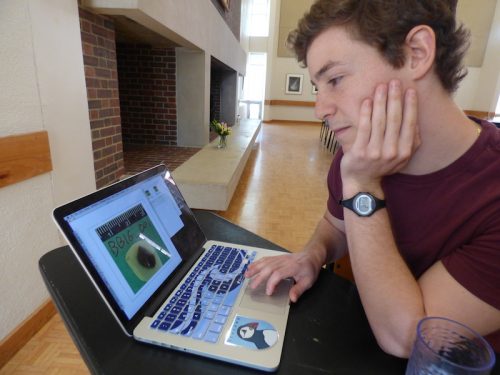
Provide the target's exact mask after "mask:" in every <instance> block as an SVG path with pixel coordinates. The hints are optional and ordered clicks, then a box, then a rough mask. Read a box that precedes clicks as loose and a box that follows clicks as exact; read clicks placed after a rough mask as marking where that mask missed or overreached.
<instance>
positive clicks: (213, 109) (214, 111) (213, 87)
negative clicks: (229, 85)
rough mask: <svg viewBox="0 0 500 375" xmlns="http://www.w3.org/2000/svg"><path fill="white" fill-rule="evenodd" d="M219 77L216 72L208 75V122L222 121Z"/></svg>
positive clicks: (213, 71)
mask: <svg viewBox="0 0 500 375" xmlns="http://www.w3.org/2000/svg"><path fill="white" fill-rule="evenodd" d="M220 90H221V75H220V73H219V72H217V71H216V70H212V72H211V73H210V121H212V120H214V119H215V120H222V119H221V118H220V106H221V102H220V101H221V98H220Z"/></svg>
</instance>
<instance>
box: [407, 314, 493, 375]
mask: <svg viewBox="0 0 500 375" xmlns="http://www.w3.org/2000/svg"><path fill="white" fill-rule="evenodd" d="M494 364H495V353H494V352H493V349H492V348H491V346H490V345H489V344H488V342H487V341H486V340H485V339H484V338H483V337H481V335H479V334H478V333H477V332H475V331H474V330H472V329H470V328H469V327H467V326H465V325H463V324H461V323H459V322H456V321H454V320H451V319H447V318H440V317H428V318H424V319H422V320H421V321H420V322H419V323H418V326H417V337H416V339H415V343H414V345H413V349H412V352H411V354H410V358H409V360H408V366H407V368H406V375H449V374H453V375H487V374H489V373H490V372H491V369H492V368H493V365H494Z"/></svg>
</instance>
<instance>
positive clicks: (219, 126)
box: [210, 120, 231, 148]
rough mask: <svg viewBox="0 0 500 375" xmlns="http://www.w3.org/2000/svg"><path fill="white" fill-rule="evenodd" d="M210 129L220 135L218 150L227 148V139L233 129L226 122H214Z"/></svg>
mask: <svg viewBox="0 0 500 375" xmlns="http://www.w3.org/2000/svg"><path fill="white" fill-rule="evenodd" d="M210 127H211V128H212V129H213V131H214V132H216V133H217V134H218V135H219V144H218V145H217V147H218V148H226V145H227V141H226V138H227V136H228V135H229V134H231V128H230V127H229V126H227V124H226V123H225V122H221V121H217V120H212V122H211V123H210Z"/></svg>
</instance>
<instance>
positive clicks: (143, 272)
mask: <svg viewBox="0 0 500 375" xmlns="http://www.w3.org/2000/svg"><path fill="white" fill-rule="evenodd" d="M160 172H161V173H153V174H151V173H150V175H149V176H147V177H144V178H143V179H140V178H139V179H138V181H135V182H134V183H132V184H130V183H128V184H127V183H125V182H124V183H123V185H124V186H123V188H118V189H115V190H116V192H113V193H112V194H103V197H102V198H100V199H90V202H89V204H86V205H85V204H84V205H83V207H81V208H79V209H78V210H75V211H74V212H70V213H66V214H65V215H64V216H63V220H64V222H65V223H66V224H67V225H68V226H69V228H70V229H71V232H72V234H73V236H74V238H75V239H76V241H77V242H78V245H79V246H80V248H81V250H83V252H84V253H85V256H86V258H87V259H88V260H89V261H90V262H91V263H92V266H93V268H94V269H95V271H96V272H97V273H98V275H99V277H100V278H101V280H102V281H103V283H104V284H105V286H106V288H107V289H108V290H109V292H110V294H111V295H112V296H113V299H114V300H115V301H116V303H117V304H118V306H119V308H120V309H121V310H122V311H123V313H124V314H125V315H126V317H127V318H128V319H131V318H132V317H133V316H134V315H135V314H136V313H137V312H138V310H139V309H140V308H141V307H143V305H144V304H145V303H146V301H147V300H148V299H149V298H150V297H151V296H152V295H153V294H154V293H155V292H156V291H157V289H158V288H159V287H160V286H161V285H162V284H163V283H164V282H165V280H166V279H168V277H169V276H170V275H171V274H172V273H173V271H174V270H175V269H176V268H177V267H178V266H179V265H180V264H181V263H182V260H183V259H184V258H185V257H186V256H187V255H189V252H190V248H189V247H190V244H189V243H186V241H183V240H182V241H179V240H178V239H179V238H180V237H182V238H185V237H186V233H184V234H183V232H186V230H190V231H191V234H193V230H192V229H193V228H186V226H188V227H189V226H192V224H193V220H194V218H192V213H191V211H190V210H189V209H188V208H187V206H186V207H183V205H185V202H184V200H183V198H182V196H181V195H180V193H179V191H178V189H177V187H176V186H175V184H174V182H173V180H172V179H171V177H170V173H169V172H168V171H166V170H165V169H164V168H163V169H162V168H160ZM116 185H118V186H119V185H120V183H118V184H116ZM97 193H99V192H97ZM97 193H94V194H97ZM186 210H187V211H186ZM189 217H191V218H189ZM198 231H199V228H198ZM194 233H196V231H194ZM194 237H196V236H194ZM176 238H177V241H176V240H175V239H176ZM174 241H175V243H174ZM200 241H203V240H202V239H199V240H197V241H196V242H200ZM191 245H194V246H196V245H198V244H197V243H196V244H194V243H193V244H191ZM179 246H180V248H179Z"/></svg>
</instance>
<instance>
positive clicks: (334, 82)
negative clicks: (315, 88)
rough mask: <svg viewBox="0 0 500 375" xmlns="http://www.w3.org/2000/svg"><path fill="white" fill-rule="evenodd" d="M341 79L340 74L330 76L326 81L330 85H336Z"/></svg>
mask: <svg viewBox="0 0 500 375" xmlns="http://www.w3.org/2000/svg"><path fill="white" fill-rule="evenodd" d="M341 80H342V76H340V77H335V78H332V79H331V80H329V81H328V83H329V84H330V85H332V86H337V85H338V84H339V83H340V81H341Z"/></svg>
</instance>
